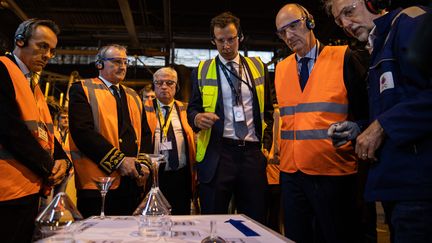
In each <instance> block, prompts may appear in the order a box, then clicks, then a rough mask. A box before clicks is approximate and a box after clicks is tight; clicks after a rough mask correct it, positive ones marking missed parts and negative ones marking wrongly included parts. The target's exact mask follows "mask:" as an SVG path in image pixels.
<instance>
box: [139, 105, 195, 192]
mask: <svg viewBox="0 0 432 243" xmlns="http://www.w3.org/2000/svg"><path fill="white" fill-rule="evenodd" d="M174 103H175V105H176V106H177V107H178V110H179V111H180V114H178V115H179V117H180V122H181V125H182V127H183V130H184V131H185V133H186V141H187V147H188V152H189V170H190V172H191V175H192V192H195V186H196V178H197V175H196V173H195V170H194V164H195V158H196V157H195V155H196V148H195V136H194V132H193V130H192V128H191V127H190V126H189V123H188V121H187V114H186V106H185V105H183V103H182V102H180V101H178V100H174ZM144 110H145V113H146V117H147V123H148V125H149V127H150V130H151V133H152V142H153V141H154V134H155V130H156V126H157V123H158V118H157V117H156V111H155V109H154V106H153V101H152V100H150V99H149V100H147V101H146V102H145V103H144ZM192 195H193V194H192Z"/></svg>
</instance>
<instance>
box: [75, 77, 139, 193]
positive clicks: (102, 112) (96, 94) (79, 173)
mask: <svg viewBox="0 0 432 243" xmlns="http://www.w3.org/2000/svg"><path fill="white" fill-rule="evenodd" d="M81 85H82V87H83V89H84V93H85V95H86V96H87V99H88V102H89V104H90V106H91V109H92V113H93V120H94V126H95V130H96V131H98V132H99V133H100V134H101V135H102V136H103V137H104V138H105V139H106V140H107V141H108V142H110V143H111V144H112V145H113V146H114V147H115V148H118V149H119V148H120V143H119V137H118V121H117V113H116V112H113V111H116V110H117V109H114V108H117V104H116V101H115V98H114V96H113V95H112V93H111V92H110V91H109V89H108V88H107V86H106V85H105V84H104V83H103V82H102V81H101V80H100V79H98V78H93V79H86V80H82V81H81ZM122 87H123V89H124V91H125V93H126V99H127V103H128V108H129V116H130V120H131V123H132V127H133V128H134V130H135V135H136V138H137V141H136V145H137V148H138V151H139V147H140V142H141V115H142V103H141V99H140V98H139V96H138V95H137V94H136V92H135V91H133V90H132V89H130V88H128V87H126V86H123V85H122ZM69 142H70V144H69V145H70V149H71V155H72V160H73V164H74V169H75V183H76V187H77V189H97V187H96V184H95V179H96V178H97V177H100V176H107V173H106V172H105V171H103V170H102V169H101V168H99V165H100V164H99V162H100V161H91V160H90V159H89V158H88V157H87V156H85V155H84V154H83V153H81V152H80V151H79V150H78V148H77V147H76V145H75V143H74V142H73V139H72V138H71V139H70V140H69ZM104 159H105V158H104ZM110 176H113V177H116V180H115V181H114V182H113V185H112V187H111V188H112V189H116V188H117V187H118V186H119V185H120V174H119V173H118V172H116V171H114V172H113V173H112V174H111V175H110Z"/></svg>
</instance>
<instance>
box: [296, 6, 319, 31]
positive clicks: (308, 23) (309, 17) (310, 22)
mask: <svg viewBox="0 0 432 243" xmlns="http://www.w3.org/2000/svg"><path fill="white" fill-rule="evenodd" d="M296 5H297V7H298V8H299V9H301V10H302V11H303V13H304V15H305V17H306V20H305V24H306V28H308V29H309V30H313V29H314V28H315V20H314V18H313V16H312V15H311V14H310V13H309V12H308V11H307V9H306V8H305V7H303V6H302V5H300V4H297V3H296Z"/></svg>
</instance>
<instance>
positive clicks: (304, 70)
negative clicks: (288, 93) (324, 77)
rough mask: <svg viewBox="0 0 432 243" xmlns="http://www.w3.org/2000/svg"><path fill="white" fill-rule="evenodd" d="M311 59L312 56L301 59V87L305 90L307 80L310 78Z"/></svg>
mask: <svg viewBox="0 0 432 243" xmlns="http://www.w3.org/2000/svg"><path fill="white" fill-rule="evenodd" d="M310 59H311V58H309V57H303V58H302V59H300V61H299V62H300V63H301V68H300V87H301V90H302V91H303V90H304V88H305V86H306V83H307V81H308V79H309V68H308V63H309V60H310Z"/></svg>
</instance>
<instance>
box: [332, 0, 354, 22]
mask: <svg viewBox="0 0 432 243" xmlns="http://www.w3.org/2000/svg"><path fill="white" fill-rule="evenodd" d="M357 3H358V0H356V1H354V2H353V3H352V4H351V5H348V6H345V7H344V8H343V9H342V10H341V11H340V12H339V15H338V16H336V17H335V18H334V20H335V23H336V24H337V25H338V26H339V27H343V24H342V19H343V18H352V17H353V16H354V12H355V10H356V8H357Z"/></svg>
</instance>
